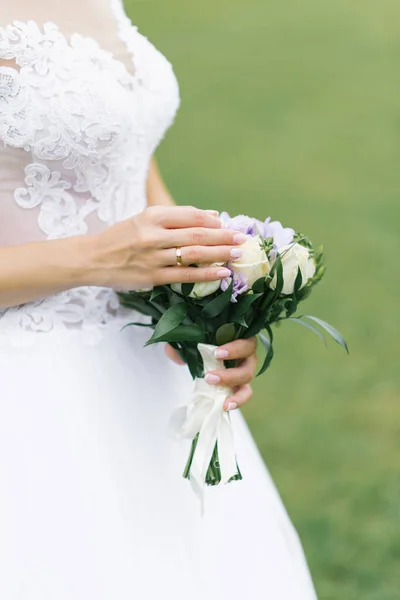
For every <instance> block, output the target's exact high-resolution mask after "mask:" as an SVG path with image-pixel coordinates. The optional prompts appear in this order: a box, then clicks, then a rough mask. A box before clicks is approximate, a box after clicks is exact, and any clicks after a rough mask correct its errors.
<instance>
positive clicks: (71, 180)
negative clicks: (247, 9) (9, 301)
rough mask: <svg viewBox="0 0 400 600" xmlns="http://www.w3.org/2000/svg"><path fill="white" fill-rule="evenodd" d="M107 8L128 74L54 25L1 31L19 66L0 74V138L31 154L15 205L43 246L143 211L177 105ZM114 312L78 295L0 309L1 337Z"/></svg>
mask: <svg viewBox="0 0 400 600" xmlns="http://www.w3.org/2000/svg"><path fill="white" fill-rule="evenodd" d="M110 1H111V6H112V9H113V12H114V14H115V17H116V19H117V22H118V28H119V35H120V37H121V39H122V40H123V41H124V42H125V44H126V46H127V48H128V50H129V53H130V55H131V57H132V61H133V73H130V72H128V71H127V69H126V67H125V65H124V64H123V63H122V62H120V61H118V60H116V59H114V57H113V55H112V54H111V53H109V52H106V51H104V50H103V49H101V47H100V46H99V44H98V43H97V42H96V41H95V40H94V39H92V38H88V37H83V36H81V35H79V34H74V35H72V36H71V38H70V39H69V40H67V39H66V38H65V37H64V35H63V34H62V33H61V32H60V31H59V28H58V27H57V25H55V24H53V23H46V24H45V25H44V26H43V28H40V27H39V25H38V24H36V23H35V22H33V21H29V22H19V21H15V22H14V23H13V24H12V25H10V26H8V27H6V28H0V58H2V59H10V60H13V61H14V63H15V64H16V65H17V68H13V67H11V66H10V67H3V66H1V67H0V139H1V140H2V141H3V142H4V145H5V146H11V147H12V148H17V149H18V148H19V149H21V151H27V152H29V153H30V154H31V156H32V161H31V162H30V163H29V164H28V165H26V160H25V165H24V166H23V169H24V180H23V181H21V184H20V187H18V188H17V189H16V190H15V192H14V201H15V202H16V203H17V205H18V206H19V207H21V208H23V209H26V214H27V218H30V219H31V220H32V217H33V218H34V219H36V227H38V228H39V229H40V232H41V233H42V234H43V239H56V238H63V237H69V236H72V235H84V234H86V233H88V232H90V231H91V229H90V227H95V228H97V229H98V228H99V227H100V228H102V227H105V226H109V225H111V224H113V223H115V222H117V221H120V220H122V219H126V218H128V217H130V216H132V215H134V214H136V213H137V212H140V211H141V210H143V208H144V207H145V205H146V191H145V190H146V179H147V172H148V167H149V162H150V159H151V156H152V154H153V153H154V150H155V148H156V147H157V145H158V144H159V143H160V141H161V139H162V137H163V136H164V133H165V131H166V130H167V129H168V127H169V126H170V125H171V124H172V122H173V119H174V116H175V114H176V111H177V108H178V106H179V90H178V86H177V81H176V78H175V76H174V74H173V71H172V67H171V65H170V63H169V62H168V61H167V60H166V59H165V57H164V56H163V55H162V54H161V53H160V52H158V51H157V50H156V49H155V48H154V46H153V45H152V44H151V43H150V42H149V41H148V40H147V39H146V38H145V37H143V36H141V35H140V34H139V32H138V30H137V27H134V26H132V24H131V22H130V20H129V19H128V17H127V16H126V15H125V12H124V9H123V6H122V4H121V3H120V0H110ZM28 215H29V216H28ZM96 223H97V225H96ZM101 224H103V225H101ZM16 243H18V241H17V242H16ZM121 311H122V309H121V308H118V302H117V297H116V294H115V293H114V292H113V291H112V290H104V289H102V288H78V289H73V290H69V291H68V292H64V293H63V294H57V295H55V296H52V297H50V298H45V299H43V300H42V301H39V302H31V303H28V304H26V305H23V306H20V307H16V308H13V309H7V310H5V311H0V332H3V333H4V331H5V330H7V331H8V332H9V333H10V332H12V331H13V330H18V329H21V328H22V329H24V330H26V331H30V332H31V331H35V332H38V331H41V332H43V331H49V330H51V329H52V328H54V327H56V326H57V327H59V326H60V327H61V326H62V327H64V328H65V327H70V326H73V327H77V325H79V324H80V325H81V326H82V327H85V326H87V325H88V324H90V327H92V328H93V327H95V326H96V323H97V325H98V328H99V329H101V327H103V326H104V325H106V324H107V323H109V322H110V320H112V319H115V318H117V317H118V315H119V314H122V312H121ZM124 314H125V313H124Z"/></svg>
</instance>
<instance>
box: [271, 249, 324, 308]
mask: <svg viewBox="0 0 400 600" xmlns="http://www.w3.org/2000/svg"><path fill="white" fill-rule="evenodd" d="M279 254H280V256H281V260H282V267H283V289H282V294H285V295H286V296H289V295H290V294H293V292H294V284H295V281H296V277H297V273H298V269H299V268H300V271H301V277H302V282H301V286H300V289H301V288H303V287H304V286H305V285H306V284H307V282H308V280H309V279H311V277H314V274H315V262H314V259H313V258H311V257H310V253H309V251H308V250H307V248H305V247H304V246H302V245H301V244H288V245H287V246H283V247H282V248H279ZM276 279H277V277H276V273H275V275H274V277H273V279H272V281H271V283H270V287H271V288H272V289H273V290H274V289H275V288H276Z"/></svg>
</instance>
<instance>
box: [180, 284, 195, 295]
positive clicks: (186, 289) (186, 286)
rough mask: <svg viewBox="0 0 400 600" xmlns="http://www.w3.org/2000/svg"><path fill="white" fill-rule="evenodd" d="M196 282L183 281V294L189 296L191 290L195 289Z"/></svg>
mask: <svg viewBox="0 0 400 600" xmlns="http://www.w3.org/2000/svg"><path fill="white" fill-rule="evenodd" d="M194 286H195V284H194V283H182V294H183V295H184V296H185V298H187V296H189V294H190V292H191V291H192V290H193V288H194Z"/></svg>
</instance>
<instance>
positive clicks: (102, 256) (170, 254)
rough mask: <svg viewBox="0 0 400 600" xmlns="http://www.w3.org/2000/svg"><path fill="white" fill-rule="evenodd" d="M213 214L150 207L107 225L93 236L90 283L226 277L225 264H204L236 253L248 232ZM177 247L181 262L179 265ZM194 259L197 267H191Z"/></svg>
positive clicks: (127, 285)
mask: <svg viewBox="0 0 400 600" xmlns="http://www.w3.org/2000/svg"><path fill="white" fill-rule="evenodd" d="M217 215H218V213H217V212H216V211H206V210H200V209H198V208H195V207H194V206H150V207H148V208H146V209H145V210H144V211H143V212H142V213H140V214H138V215H136V216H134V217H132V218H130V219H127V220H126V221H122V222H120V223H117V224H116V225H113V226H111V227H109V228H108V229H106V230H105V231H103V232H101V233H100V234H97V235H96V236H93V237H92V239H93V240H94V243H93V244H92V253H91V260H90V269H89V270H90V282H88V285H99V286H107V287H113V288H117V289H121V290H123V289H128V290H131V289H135V288H147V287H152V286H154V285H163V284H168V283H189V282H194V283H197V282H204V281H215V280H218V279H223V278H224V277H227V276H229V274H230V271H229V270H228V269H227V268H225V267H218V266H205V265H210V264H211V263H217V262H223V263H225V262H227V261H228V260H231V259H232V258H239V257H240V255H241V250H240V248H238V245H240V244H243V243H244V242H245V240H246V236H245V235H244V234H243V233H240V232H239V231H232V230H230V229H225V228H222V227H221V222H220V221H219V219H218V218H217ZM177 246H179V247H181V252H182V263H183V264H182V266H179V265H177V259H176V247H177ZM194 263H196V264H198V265H200V266H199V267H190V266H189V265H191V264H194ZM201 265H203V266H201Z"/></svg>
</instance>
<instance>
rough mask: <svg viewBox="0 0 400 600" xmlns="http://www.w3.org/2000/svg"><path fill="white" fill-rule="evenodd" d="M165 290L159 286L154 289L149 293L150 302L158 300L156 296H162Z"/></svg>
mask: <svg viewBox="0 0 400 600" xmlns="http://www.w3.org/2000/svg"><path fill="white" fill-rule="evenodd" d="M165 293H166V292H165V288H164V286H163V285H159V286H157V287H154V288H153V290H152V292H151V296H150V302H152V301H153V300H155V299H156V298H158V296H161V295H162V294H165Z"/></svg>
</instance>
